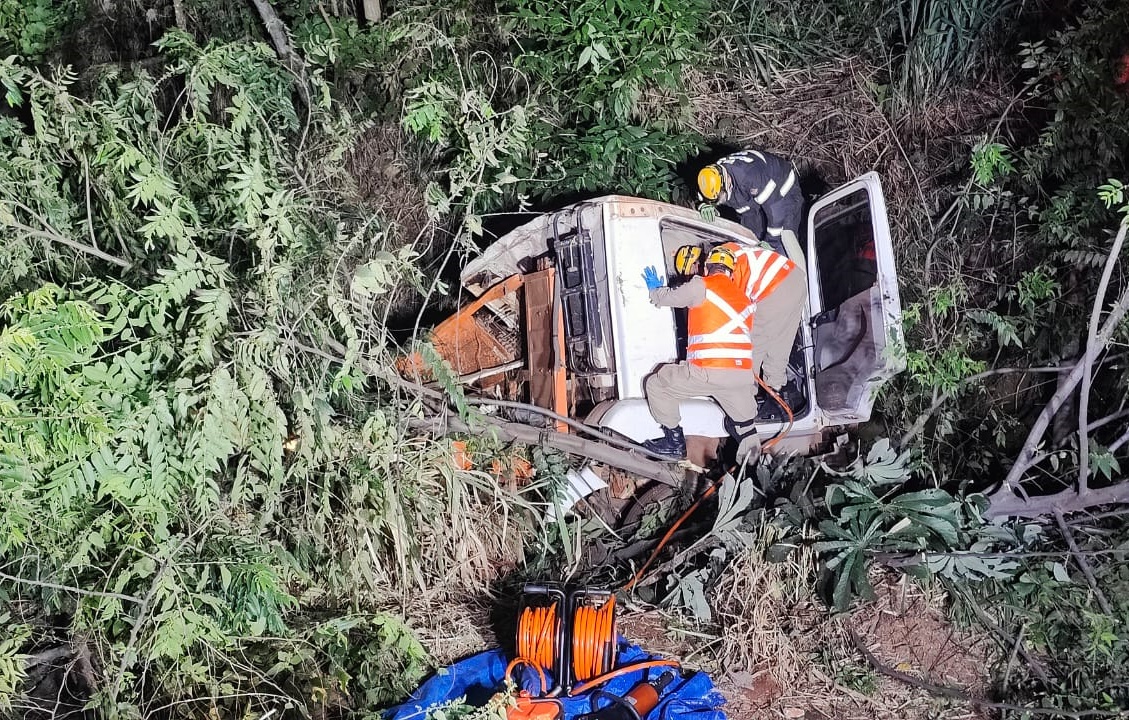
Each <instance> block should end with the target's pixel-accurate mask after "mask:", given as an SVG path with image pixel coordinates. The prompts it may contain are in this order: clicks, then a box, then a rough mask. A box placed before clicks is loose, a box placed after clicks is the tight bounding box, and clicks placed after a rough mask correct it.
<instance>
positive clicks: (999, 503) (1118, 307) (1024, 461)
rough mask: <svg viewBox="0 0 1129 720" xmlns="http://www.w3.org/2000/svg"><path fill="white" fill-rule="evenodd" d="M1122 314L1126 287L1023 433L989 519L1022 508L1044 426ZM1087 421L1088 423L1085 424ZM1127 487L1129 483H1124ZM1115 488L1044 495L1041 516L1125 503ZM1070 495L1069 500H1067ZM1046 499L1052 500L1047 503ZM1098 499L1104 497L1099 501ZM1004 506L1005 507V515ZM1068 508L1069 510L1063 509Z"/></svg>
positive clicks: (1128, 305) (1128, 293)
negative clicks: (1024, 483)
mask: <svg viewBox="0 0 1129 720" xmlns="http://www.w3.org/2000/svg"><path fill="white" fill-rule="evenodd" d="M1127 228H1129V224H1126V223H1122V224H1121V227H1120V229H1119V230H1118V233H1117V240H1115V242H1114V245H1115V246H1116V247H1121V243H1122V242H1123V241H1124V239H1125V232H1126V229H1127ZM1126 312H1129V286H1127V287H1126V288H1125V289H1124V290H1123V291H1122V293H1121V297H1120V298H1118V301H1117V303H1116V304H1115V305H1114V306H1113V308H1112V309H1111V310H1110V312H1109V315H1108V316H1107V317H1106V320H1105V323H1104V324H1103V325H1102V328H1101V330H1100V331H1099V332H1098V333H1097V334H1096V335H1095V336H1093V337H1092V338H1090V339H1089V340H1087V342H1086V352H1085V353H1083V355H1082V357H1081V358H1080V359H1079V360H1078V362H1077V363H1076V364H1075V366H1074V369H1073V370H1071V371H1070V374H1069V375H1068V376H1067V378H1066V379H1065V380H1064V381H1063V382H1062V383H1061V384H1060V385H1059V388H1058V390H1057V391H1056V392H1055V394H1054V395H1053V396H1052V397H1051V400H1050V402H1048V403H1047V405H1046V406H1045V407H1044V408H1043V411H1042V412H1041V413H1039V417H1038V419H1036V420H1035V424H1034V425H1033V426H1032V428H1031V431H1030V432H1029V433H1028V434H1027V440H1026V441H1025V442H1024V444H1023V448H1022V449H1021V450H1020V452H1019V456H1018V457H1017V458H1016V460H1015V464H1014V465H1012V467H1011V470H1009V471H1008V474H1007V477H1006V478H1005V479H1004V482H1003V483H1002V485H1001V486H1000V488H999V489H998V490H996V492H994V493H992V494H991V495H990V496H989V500H990V501H991V503H992V505H991V506H990V507H989V508H988V513H987V514H988V515H989V516H999V515H1003V514H1015V511H1017V510H1021V507H1022V505H1021V504H1020V503H1017V502H1016V498H1015V489H1016V488H1017V487H1018V485H1019V481H1020V480H1021V479H1022V478H1023V474H1024V473H1026V472H1027V470H1029V469H1030V468H1031V467H1032V466H1033V465H1034V464H1035V463H1036V462H1037V459H1038V457H1039V456H1038V454H1037V453H1036V450H1037V448H1038V447H1039V444H1040V443H1041V442H1042V440H1043V435H1044V434H1045V433H1046V430H1047V426H1048V425H1049V424H1050V421H1051V419H1052V418H1053V417H1054V414H1055V413H1056V412H1058V409H1059V408H1060V407H1061V406H1062V404H1063V403H1064V402H1065V401H1066V399H1067V398H1068V397H1069V396H1070V395H1071V393H1073V392H1074V389H1075V388H1076V387H1077V386H1078V383H1079V382H1080V381H1081V380H1082V377H1083V375H1084V374H1085V373H1086V372H1087V370H1088V369H1090V367H1091V366H1092V365H1093V363H1094V361H1095V360H1096V359H1097V356H1098V354H1099V353H1100V352H1101V351H1102V350H1103V349H1104V348H1105V346H1106V344H1107V343H1109V341H1110V338H1112V337H1113V334H1114V333H1115V332H1116V331H1117V327H1118V324H1119V323H1120V322H1121V320H1122V319H1123V318H1124V317H1125V314H1126ZM1086 422H1088V420H1087V421H1086ZM1079 450H1080V452H1081V453H1085V452H1087V448H1079ZM1125 484H1129V483H1125ZM1117 488H1118V486H1116V485H1115V486H1113V487H1111V488H1104V489H1103V490H1105V492H1100V491H1099V492H1096V493H1091V492H1090V491H1089V489H1088V488H1084V489H1079V490H1071V491H1064V492H1063V493H1056V494H1055V495H1052V496H1045V498H1047V499H1046V500H1045V499H1044V498H1039V500H1042V501H1043V502H1042V503H1041V504H1042V505H1043V506H1044V508H1043V510H1042V513H1039V514H1043V513H1047V512H1053V511H1054V510H1056V509H1057V510H1061V511H1063V512H1072V511H1074V510H1079V509H1082V508H1085V507H1090V506H1092V505H1096V504H1099V503H1100V502H1125V500H1126V499H1127V498H1129V489H1121V490H1118V489H1117ZM1071 496H1073V499H1071ZM1049 498H1054V499H1053V500H1049ZM1099 498H1107V499H1105V500H1099ZM1004 507H1007V508H1009V510H1008V511H1007V512H1006V513H1005V511H1004V510H1003V508H1004ZM1067 507H1071V508H1072V510H1067ZM1022 514H1023V516H1024V517H1033V516H1032V515H1030V514H1027V512H1023V513H1022Z"/></svg>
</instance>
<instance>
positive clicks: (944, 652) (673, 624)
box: [620, 575, 995, 720]
mask: <svg viewBox="0 0 1129 720" xmlns="http://www.w3.org/2000/svg"><path fill="white" fill-rule="evenodd" d="M876 580H877V582H876V586H875V590H876V593H877V595H878V598H877V600H875V601H873V602H870V603H867V604H864V605H861V606H858V607H856V608H855V609H854V610H852V611H851V612H850V613H848V614H846V615H838V616H834V615H832V614H830V613H829V612H828V611H827V609H826V608H823V607H821V606H818V605H815V604H812V603H801V604H799V605H796V606H792V607H780V608H774V613H771V614H775V612H776V611H780V612H781V613H790V614H791V615H790V620H791V622H790V624H791V627H789V628H786V636H787V638H788V644H787V646H784V647H781V646H777V647H775V648H772V647H770V648H768V649H769V650H772V652H769V653H763V654H761V655H760V656H759V657H757V656H755V655H754V656H752V657H750V659H749V660H748V661H747V662H746V663H745V664H743V665H737V666H734V665H728V666H727V665H726V664H725V662H724V660H721V659H720V658H719V657H718V656H719V655H724V654H725V650H724V645H725V644H726V638H725V631H724V629H722V630H721V631H720V633H719V634H718V636H717V637H710V634H709V633H703V632H702V631H700V630H695V629H693V628H687V627H685V626H684V625H682V624H680V622H679V620H678V619H676V618H670V617H664V616H663V615H662V614H660V613H658V612H655V611H649V612H645V611H636V612H629V613H625V615H624V616H623V617H622V619H621V623H620V630H621V632H622V633H623V634H624V635H625V636H627V637H628V638H630V639H632V640H634V641H636V642H638V643H640V644H641V645H642V646H643V647H645V648H647V649H648V650H651V651H653V652H662V653H669V654H670V655H672V656H676V657H680V658H682V659H683V662H684V664H685V665H686V667H691V668H692V667H698V668H701V669H702V670H705V671H706V672H709V673H710V675H711V677H712V678H713V680H714V682H715V684H716V685H717V686H718V688H719V689H720V690H721V692H722V694H723V695H725V697H726V699H727V704H726V705H725V708H724V709H725V711H726V715H727V716H728V717H729V718H731V720H769V719H772V720H775V719H777V718H804V719H806V720H863V719H868V720H869V719H875V720H881V719H884V718H889V719H890V720H895V719H899V720H900V719H905V720H916V719H918V718H920V719H921V720H926V719H930V720H932V719H936V718H944V719H945V720H973V719H976V718H986V717H987V716H986V715H984V714H982V713H980V712H978V711H977V710H976V709H974V708H972V707H971V706H969V705H966V704H963V703H956V702H954V701H951V700H946V699H942V698H937V697H934V696H932V695H930V694H929V693H928V692H926V691H925V690H921V689H917V688H913V687H910V686H909V685H907V684H905V683H902V682H900V681H897V680H894V679H891V678H888V677H886V676H884V675H880V674H878V673H877V672H875V671H874V670H873V669H872V668H871V666H870V665H869V664H868V663H867V661H866V660H865V658H864V657H863V655H862V654H861V653H860V652H859V651H858V650H857V649H856V648H855V647H854V646H853V645H852V643H851V641H850V640H849V639H848V638H849V636H848V632H847V628H848V627H851V628H853V629H854V630H855V632H856V633H857V634H858V635H859V636H860V637H861V638H862V639H863V642H865V643H866V645H867V647H868V648H869V650H870V651H871V652H872V653H873V654H874V655H875V657H876V658H877V659H878V660H879V661H880V662H882V663H883V664H885V665H887V666H889V667H891V668H894V669H897V670H899V671H901V672H904V673H907V674H909V675H912V676H914V677H916V678H918V679H920V680H923V681H925V682H929V683H932V684H942V685H948V686H951V687H957V688H960V689H961V690H964V691H965V692H967V693H968V694H969V695H971V696H973V697H982V696H984V694H985V692H986V688H987V684H988V683H989V680H990V679H989V676H988V672H989V669H990V668H991V665H992V660H993V659H994V656H993V653H994V652H995V647H994V645H992V643H991V642H990V640H988V639H987V638H983V637H976V636H970V635H968V634H967V633H964V632H962V631H960V630H958V629H957V628H955V627H954V626H953V625H952V623H950V622H949V621H948V619H947V618H946V616H945V612H944V602H945V598H944V596H943V594H941V593H939V592H931V591H927V590H925V589H923V588H921V587H920V586H918V585H917V584H915V583H914V582H913V581H911V580H909V579H907V578H904V577H899V576H895V575H888V576H879V577H877V578H876ZM761 601H762V602H767V603H770V604H771V603H775V602H777V600H776V599H775V598H772V597H771V596H769V595H765V596H762V597H761ZM763 630H765V631H766V632H768V633H771V632H772V630H774V629H770V628H764V629H763ZM760 634H761V635H763V634H765V633H760ZM754 642H755V641H754ZM770 645H771V643H770ZM718 646H721V649H720V651H714V650H716V649H717V648H718Z"/></svg>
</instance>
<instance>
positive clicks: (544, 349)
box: [524, 268, 556, 410]
mask: <svg viewBox="0 0 1129 720" xmlns="http://www.w3.org/2000/svg"><path fill="white" fill-rule="evenodd" d="M555 279H556V278H555V273H554V271H553V269H552V268H550V269H548V270H541V271H539V272H534V273H530V274H528V275H526V276H525V318H524V319H525V357H526V358H527V359H528V362H527V363H526V368H527V369H528V370H529V402H530V403H532V404H534V405H536V406H537V407H543V408H545V409H547V410H552V409H553V395H554V392H553V368H554V365H555V362H554V358H553V355H554V352H553V282H554V280H555Z"/></svg>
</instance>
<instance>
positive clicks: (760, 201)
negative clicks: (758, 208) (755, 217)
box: [753, 180, 776, 205]
mask: <svg viewBox="0 0 1129 720" xmlns="http://www.w3.org/2000/svg"><path fill="white" fill-rule="evenodd" d="M775 189H776V181H775V180H769V181H768V182H767V183H765V185H764V190H761V192H760V195H757V196H756V197H755V198H753V202H755V203H756V204H757V205H764V204H765V202H766V201H767V200H768V199H769V198H770V197H772V191H773V190H775Z"/></svg>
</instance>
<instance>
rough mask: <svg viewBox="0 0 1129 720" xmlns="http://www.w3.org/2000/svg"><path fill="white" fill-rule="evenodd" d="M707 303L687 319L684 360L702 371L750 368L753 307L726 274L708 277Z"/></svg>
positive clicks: (705, 279) (754, 307)
mask: <svg viewBox="0 0 1129 720" xmlns="http://www.w3.org/2000/svg"><path fill="white" fill-rule="evenodd" d="M702 279H703V280H704V281H705V283H706V300H705V302H703V303H702V304H701V305H696V306H694V307H692V308H690V309H689V311H688V313H687V318H686V330H687V335H689V337H688V338H687V341H686V360H687V361H689V362H690V364H692V365H697V366H699V367H705V368H728V369H737V370H740V369H752V367H753V341H752V337H751V335H750V333H751V332H752V330H753V312H754V310H755V309H756V306H755V305H753V303H751V302H749V298H747V297H745V294H744V292H742V290H741V288H740V287H738V286H737V284H736V283H735V282H733V281H732V280H731V279H729V278H728V277H726V276H725V275H707V276H705V277H704V278H702Z"/></svg>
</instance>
